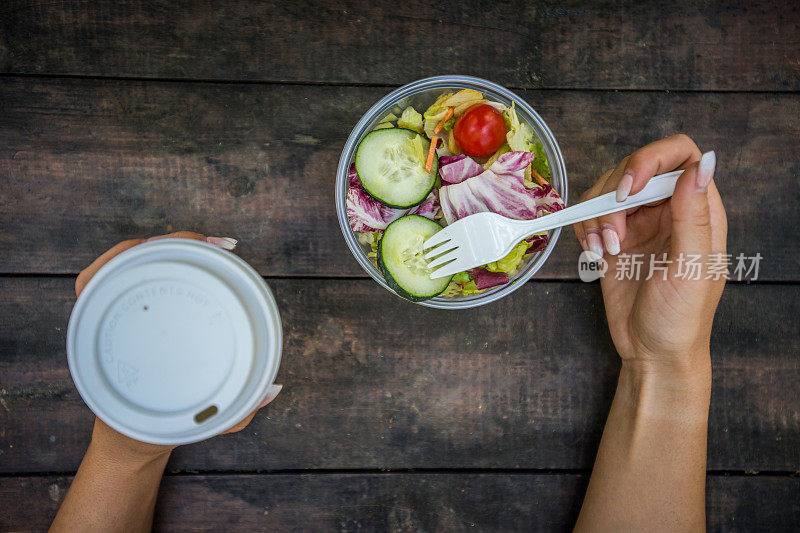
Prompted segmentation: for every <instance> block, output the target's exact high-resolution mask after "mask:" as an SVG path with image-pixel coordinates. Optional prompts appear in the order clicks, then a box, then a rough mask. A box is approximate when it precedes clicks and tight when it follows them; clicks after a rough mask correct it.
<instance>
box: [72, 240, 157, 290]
mask: <svg viewBox="0 0 800 533" xmlns="http://www.w3.org/2000/svg"><path fill="white" fill-rule="evenodd" d="M143 242H144V239H130V240H127V241H122V242H121V243H119V244H117V245H116V246H113V247H112V248H111V249H110V250H108V251H107V252H105V253H104V254H103V255H101V256H100V257H98V258H97V259H95V260H94V261H92V264H91V265H89V266H88V267H86V268H84V269H83V270H82V271H81V273H80V274H78V278H77V279H76V280H75V294H76V295H77V296H80V295H81V292H83V289H84V288H85V287H86V284H87V283H89V280H90V279H92V277H94V275H95V274H97V271H98V270H100V268H102V267H103V265H105V264H106V263H108V262H109V261H111V260H112V259H113V258H114V257H115V256H117V255H119V254H121V253H122V252H124V251H125V250H130V249H131V248H133V247H134V246H137V245H139V244H142V243H143Z"/></svg>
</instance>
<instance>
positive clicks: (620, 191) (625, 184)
mask: <svg viewBox="0 0 800 533" xmlns="http://www.w3.org/2000/svg"><path fill="white" fill-rule="evenodd" d="M631 187H633V174H631V173H630V172H626V173H625V175H624V176H622V179H621V180H619V185H617V201H618V202H624V201H625V199H626V198H628V195H629V194H630V193H631Z"/></svg>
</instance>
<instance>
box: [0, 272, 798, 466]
mask: <svg viewBox="0 0 800 533" xmlns="http://www.w3.org/2000/svg"><path fill="white" fill-rule="evenodd" d="M270 285H271V286H272V288H273V289H274V291H275V294H276V298H277V300H278V305H279V308H280V311H281V315H282V319H283V326H284V335H285V341H284V342H285V345H284V357H283V362H282V365H281V369H280V373H279V375H278V382H279V383H282V384H283V385H284V390H283V392H282V393H281V395H280V396H279V397H278V399H277V400H275V402H274V403H273V404H270V405H269V406H268V407H267V408H266V409H265V410H264V412H262V413H261V414H259V415H258V416H257V417H256V418H255V420H254V421H253V422H252V423H251V425H250V427H248V428H247V429H246V430H245V431H244V432H242V433H241V434H239V435H236V436H224V437H219V438H216V439H212V440H210V441H207V442H205V443H203V444H199V445H193V446H186V447H183V448H180V449H179V450H178V451H177V452H176V453H175V454H174V456H173V459H172V461H171V463H170V465H169V467H168V468H169V469H172V470H190V471H193V470H215V471H219V470H240V471H241V470H245V471H253V470H278V469H320V468H325V469H331V468H334V469H336V468H376V469H377V468H393V469H397V468H508V469H551V468H562V469H563V468H567V469H573V468H583V469H588V468H590V467H591V465H592V463H593V459H594V454H595V451H596V447H597V444H598V442H599V439H600V433H601V430H602V427H603V424H604V422H605V417H606V414H607V412H608V408H609V404H610V401H611V397H612V395H613V391H614V387H615V383H616V376H617V372H618V369H619V363H618V359H617V356H616V354H615V352H614V351H613V348H612V346H611V343H610V339H609V336H608V333H607V329H606V325H605V321H604V318H603V314H602V313H603V311H602V302H601V299H600V291H599V286H598V285H597V284H594V285H585V284H581V283H563V282H562V283H551V282H534V283H528V284H527V285H526V286H525V287H523V288H521V289H520V290H518V291H517V292H516V293H514V294H512V295H511V296H509V297H507V298H505V299H503V300H502V301H500V302H497V303H495V304H492V305H489V306H486V307H484V308H480V309H477V310H470V311H462V312H458V313H449V312H445V311H437V310H433V309H426V308H421V307H419V306H415V305H413V304H410V303H408V302H405V301H403V300H400V299H399V298H397V297H394V296H392V295H390V294H388V293H387V292H385V291H384V290H383V289H381V288H380V287H379V286H378V285H377V284H375V283H374V282H372V281H366V280H341V281H310V280H283V279H277V280H270ZM72 290H73V289H72V280H70V279H49V278H44V279H37V278H25V279H14V278H0V294H3V295H4V299H3V300H2V301H0V323H2V324H4V327H3V328H2V330H1V331H0V375H2V376H3V379H2V390H0V393H2V396H0V399H2V407H0V428H2V432H0V471H1V472H6V473H11V472H69V471H72V470H74V469H76V468H77V466H78V463H79V461H80V459H81V457H82V455H83V452H84V451H85V447H86V445H87V444H88V439H89V435H90V426H91V421H92V416H91V413H90V412H89V411H88V409H87V408H86V407H85V406H84V404H83V402H82V401H81V399H80V397H79V396H78V394H77V392H76V391H75V389H74V386H73V384H72V381H71V379H70V376H69V372H68V369H67V365H66V360H65V359H66V358H65V354H64V335H65V328H66V324H67V318H68V315H69V311H70V308H71V306H72V303H73V292H72ZM798 296H800V287H796V286H774V285H760V286H743V285H737V286H729V287H728V288H727V289H726V291H725V295H724V296H723V299H722V303H721V306H720V309H719V312H718V315H717V321H716V327H715V333H714V337H713V341H712V353H713V356H712V358H713V364H714V385H713V392H712V405H711V417H710V438H709V461H708V467H709V468H710V469H712V470H740V471H744V470H748V471H763V470H766V471H790V472H794V471H797V470H800V457H798V452H797V451H798V449H800V392H798V388H797V383H798V382H800V357H798V354H800V345H798V339H800V329H798V328H800V326H798V323H797V321H787V320H786V319H785V317H787V316H797V314H798V312H800V307H799V306H800V298H798ZM540 325H543V326H544V327H540Z"/></svg>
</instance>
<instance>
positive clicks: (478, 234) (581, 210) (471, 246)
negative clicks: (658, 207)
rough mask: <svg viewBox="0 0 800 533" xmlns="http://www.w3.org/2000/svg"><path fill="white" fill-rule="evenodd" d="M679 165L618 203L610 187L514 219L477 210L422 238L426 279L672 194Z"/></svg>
mask: <svg viewBox="0 0 800 533" xmlns="http://www.w3.org/2000/svg"><path fill="white" fill-rule="evenodd" d="M681 174H683V170H676V171H674V172H668V173H666V174H660V175H658V176H655V177H653V178H650V181H648V182H647V185H645V187H644V189H642V190H641V191H639V192H638V193H636V194H631V195H630V196H628V198H627V199H625V200H624V201H622V202H618V201H617V193H616V192H610V193H607V194H604V195H602V196H598V197H597V198H592V199H591V200H587V201H585V202H581V203H579V204H577V205H573V206H572V207H567V208H566V209H562V210H561V211H556V212H555V213H550V214H548V215H545V216H543V217H540V218H537V219H534V220H514V219H511V218H506V217H504V216H502V215H498V214H496V213H476V214H474V215H470V216H468V217H464V218H462V219H461V220H458V221H456V222H454V223H453V224H450V225H449V226H447V227H446V228H444V229H443V230H442V231H440V232H438V233H436V234H435V235H434V236H433V237H431V238H430V239H428V240H427V241H425V243H424V244H423V250H424V251H425V259H427V260H428V261H430V262H429V263H428V267H429V268H431V269H433V272H432V273H431V279H436V278H443V277H446V276H452V275H453V274H456V273H458V272H463V271H465V270H469V269H470V268H475V267H478V266H481V265H485V264H487V263H491V262H492V261H497V260H498V259H502V258H503V257H505V256H506V255H508V254H509V253H510V252H511V250H512V249H513V248H514V246H516V244H517V243H518V242H520V241H521V240H522V239H524V238H526V237H529V236H531V235H533V234H534V233H541V232H543V231H548V230H551V229H554V228H558V227H561V226H569V225H571V224H574V223H576V222H581V221H584V220H589V219H592V218H597V217H599V216H603V215H608V214H609V213H616V212H617V211H624V210H626V209H630V208H632V207H637V206H640V205H644V204H649V203H651V202H657V201H658V200H664V199H665V198H669V197H670V196H672V193H673V192H674V191H675V183H676V182H677V181H678V176H680V175H681Z"/></svg>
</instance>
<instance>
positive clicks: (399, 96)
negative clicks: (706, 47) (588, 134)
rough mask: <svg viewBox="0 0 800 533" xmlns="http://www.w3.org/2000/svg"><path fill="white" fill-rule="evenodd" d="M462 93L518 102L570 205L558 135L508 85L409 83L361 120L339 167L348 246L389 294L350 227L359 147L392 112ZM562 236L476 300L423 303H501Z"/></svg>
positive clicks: (448, 80) (438, 80)
mask: <svg viewBox="0 0 800 533" xmlns="http://www.w3.org/2000/svg"><path fill="white" fill-rule="evenodd" d="M460 89H475V90H476V91H480V92H482V93H483V94H484V95H485V96H486V97H487V98H488V99H489V100H492V101H496V102H502V103H504V104H506V105H511V103H512V102H514V103H515V108H516V111H517V114H518V115H519V117H520V120H524V121H526V122H527V123H528V124H530V125H531V127H532V128H533V130H534V132H535V133H536V135H537V136H538V137H539V139H540V140H541V141H542V144H543V145H544V149H545V152H546V153H547V160H548V161H549V163H550V169H551V171H552V176H551V178H550V180H549V181H550V183H551V184H552V186H553V188H554V189H555V190H556V191H557V192H558V194H559V195H561V197H562V198H563V199H564V201H565V202H566V198H567V171H566V168H565V166H564V157H563V155H562V154H561V149H560V148H559V147H558V143H557V142H556V139H555V137H554V136H553V133H552V132H551V131H550V129H549V128H548V127H547V124H545V122H544V120H542V117H540V116H539V114H538V113H536V111H534V110H533V108H532V107H531V106H530V105H529V104H528V103H527V102H525V100H523V99H522V98H520V97H519V96H517V95H516V94H514V93H512V92H511V91H509V90H508V89H506V88H505V87H501V86H500V85H497V84H496V83H492V82H490V81H487V80H483V79H481V78H474V77H472V76H436V77H433V78H425V79H422V80H418V81H415V82H412V83H409V84H408V85H404V86H402V87H400V88H399V89H397V90H395V91H392V92H391V93H389V94H387V95H386V96H384V97H383V98H381V99H380V101H378V103H376V104H375V105H374V106H372V107H371V108H370V109H369V111H367V112H366V113H365V114H364V116H363V117H361V120H359V121H358V124H356V126H355V128H353V131H352V133H350V137H348V139H347V143H346V144H345V146H344V150H342V156H341V158H340V159H339V168H338V169H337V171H336V214H337V215H338V217H339V226H340V227H341V229H342V234H343V235H344V239H345V241H346V242H347V246H348V247H349V248H350V251H351V252H352V253H353V256H354V257H355V258H356V261H358V263H359V264H360V265H361V268H363V269H364V271H365V272H367V274H369V275H370V276H371V277H372V279H374V280H375V281H377V282H378V283H379V284H380V285H381V286H382V287H384V288H385V289H386V290H388V291H391V292H394V291H392V289H390V288H389V286H388V285H387V284H386V281H384V279H383V276H382V275H381V273H380V271H379V270H378V269H377V268H376V267H375V266H374V265H373V264H372V263H371V262H370V260H369V259H368V258H367V253H368V252H369V249H368V247H365V246H362V245H361V244H360V243H359V242H358V238H357V236H356V235H355V233H354V232H353V231H352V230H351V229H350V224H349V222H348V220H347V206H346V204H345V199H346V197H347V186H348V185H347V183H348V182H347V171H348V168H349V167H350V163H352V161H353V158H354V156H355V152H356V148H357V147H358V143H360V142H361V139H363V138H364V136H365V135H366V134H367V133H369V132H370V131H372V129H373V128H374V127H375V126H376V125H377V124H378V122H380V120H381V119H382V118H383V117H385V116H386V115H388V114H389V113H392V112H394V113H395V114H396V115H398V116H399V115H400V112H401V111H402V110H403V109H405V108H406V107H407V106H413V107H414V109H416V110H417V111H419V112H420V113H421V112H423V111H424V110H425V109H427V108H428V106H430V105H431V104H432V103H433V102H434V101H435V100H436V98H438V97H439V95H441V94H442V93H443V92H446V91H449V90H456V91H457V90H460ZM560 233H561V229H560V228H558V229H555V230H551V231H550V232H549V234H548V235H549V238H550V242H549V243H548V244H547V247H546V248H545V249H544V250H542V251H540V252H536V253H534V254H530V255H528V256H527V257H526V259H525V262H524V263H523V265H522V266H521V267H520V269H519V271H518V273H517V274H516V276H514V277H513V278H512V279H511V281H510V282H509V283H507V284H506V285H503V286H501V287H495V288H492V289H488V290H486V291H484V292H481V293H479V294H474V295H470V296H460V297H454V298H443V297H437V298H432V299H430V300H426V301H423V302H418V303H419V304H420V305H424V306H427V307H435V308H437V309H467V308H471V307H478V306H480V305H485V304H488V303H490V302H494V301H495V300H499V299H500V298H502V297H503V296H506V295H508V294H511V293H512V292H514V291H515V290H517V289H518V288H519V287H520V286H521V285H522V283H524V282H525V281H527V280H528V279H530V278H531V276H533V275H534V274H535V273H536V272H537V271H538V270H539V269H540V268H541V267H542V265H543V264H544V262H545V261H546V260H547V257H548V256H549V255H550V253H551V252H552V251H553V248H554V247H555V245H556V241H557V240H558V236H559V235H560Z"/></svg>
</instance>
